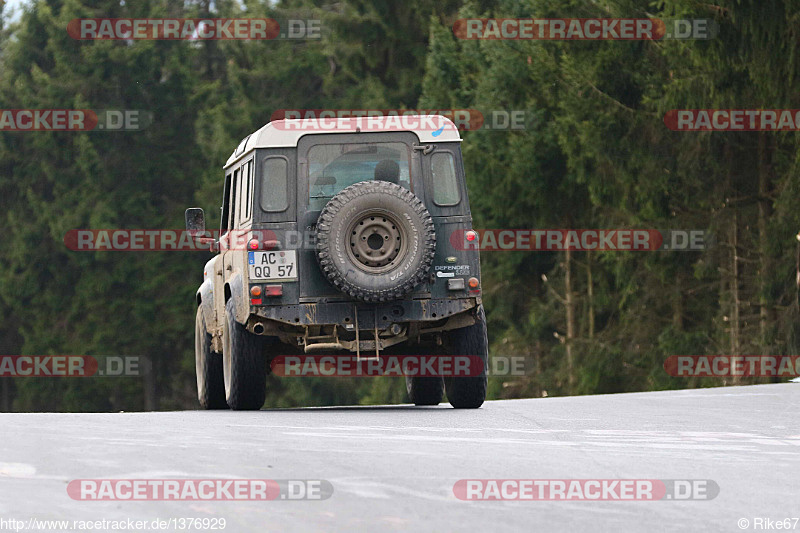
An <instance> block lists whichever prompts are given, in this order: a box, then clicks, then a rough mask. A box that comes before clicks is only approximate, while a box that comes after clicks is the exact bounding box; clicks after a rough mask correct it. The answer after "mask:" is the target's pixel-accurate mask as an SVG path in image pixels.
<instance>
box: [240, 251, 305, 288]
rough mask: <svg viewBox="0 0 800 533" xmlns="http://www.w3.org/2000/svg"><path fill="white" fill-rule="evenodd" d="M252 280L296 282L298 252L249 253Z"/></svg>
mask: <svg viewBox="0 0 800 533" xmlns="http://www.w3.org/2000/svg"><path fill="white" fill-rule="evenodd" d="M247 270H248V273H249V274H250V279H251V280H263V281H269V280H284V281H285V280H296V279H297V252H296V251H295V250H287V251H285V252H247Z"/></svg>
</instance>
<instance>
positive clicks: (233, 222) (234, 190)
mask: <svg viewBox="0 0 800 533" xmlns="http://www.w3.org/2000/svg"><path fill="white" fill-rule="evenodd" d="M239 174H240V172H239V169H236V170H235V171H234V172H233V181H232V182H231V201H230V204H231V215H230V217H229V219H228V220H230V228H229V229H236V228H237V227H239V224H237V220H238V219H237V218H236V213H237V211H238V209H237V204H238V203H239Z"/></svg>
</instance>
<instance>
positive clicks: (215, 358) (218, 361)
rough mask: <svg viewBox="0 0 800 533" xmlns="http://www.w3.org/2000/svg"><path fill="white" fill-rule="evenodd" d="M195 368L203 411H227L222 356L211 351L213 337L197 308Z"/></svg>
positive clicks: (200, 310)
mask: <svg viewBox="0 0 800 533" xmlns="http://www.w3.org/2000/svg"><path fill="white" fill-rule="evenodd" d="M194 366H195V373H196V375H197V399H198V400H199V401H200V406H201V407H202V408H203V409H227V408H228V404H227V403H226V402H225V377H224V376H223V374H222V354H221V353H217V352H215V351H213V350H212V349H211V335H210V334H209V333H208V329H207V328H206V322H205V320H203V310H202V309H201V308H200V307H198V308H197V317H196V318H195V320H194Z"/></svg>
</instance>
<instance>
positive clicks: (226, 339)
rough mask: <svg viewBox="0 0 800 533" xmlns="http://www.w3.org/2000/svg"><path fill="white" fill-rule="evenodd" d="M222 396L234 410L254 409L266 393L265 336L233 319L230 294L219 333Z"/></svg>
mask: <svg viewBox="0 0 800 533" xmlns="http://www.w3.org/2000/svg"><path fill="white" fill-rule="evenodd" d="M222 358H223V361H224V365H223V368H224V375H225V399H226V400H227V402H228V406H229V407H230V408H231V409H233V410H234V411H257V410H259V409H261V407H262V406H263V405H264V400H265V399H266V396H267V358H266V356H265V355H264V339H263V337H259V336H258V335H253V334H252V333H250V332H249V331H247V329H245V327H244V326H243V325H241V324H239V323H238V322H236V310H235V306H234V301H233V298H231V299H229V300H228V301H227V302H226V303H225V323H224V329H223V333H222Z"/></svg>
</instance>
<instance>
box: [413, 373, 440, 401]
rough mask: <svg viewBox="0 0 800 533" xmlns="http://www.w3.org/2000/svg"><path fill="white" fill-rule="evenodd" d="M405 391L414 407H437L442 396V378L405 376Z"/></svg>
mask: <svg viewBox="0 0 800 533" xmlns="http://www.w3.org/2000/svg"><path fill="white" fill-rule="evenodd" d="M406 390H407V391H408V399H409V400H411V402H412V403H413V404H414V405H439V403H441V401H442V396H444V384H443V383H442V378H435V377H409V376H406Z"/></svg>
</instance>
